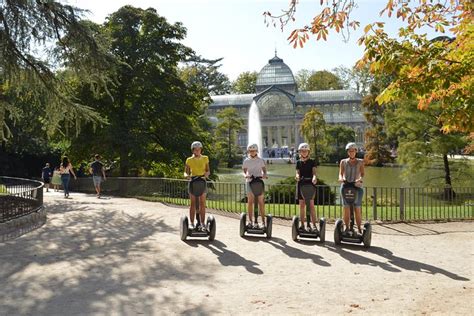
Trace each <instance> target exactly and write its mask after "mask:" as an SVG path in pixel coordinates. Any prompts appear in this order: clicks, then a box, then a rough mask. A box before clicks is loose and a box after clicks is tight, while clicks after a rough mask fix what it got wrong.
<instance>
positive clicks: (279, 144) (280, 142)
mask: <svg viewBox="0 0 474 316" xmlns="http://www.w3.org/2000/svg"><path fill="white" fill-rule="evenodd" d="M276 128H277V143H278V147H281V146H283V142H282V139H281V129H282V127H281V126H277V127H276Z"/></svg>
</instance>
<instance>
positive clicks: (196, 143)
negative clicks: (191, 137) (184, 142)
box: [191, 141, 202, 150]
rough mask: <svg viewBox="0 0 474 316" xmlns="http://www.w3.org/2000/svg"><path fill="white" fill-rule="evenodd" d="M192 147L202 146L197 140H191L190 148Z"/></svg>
mask: <svg viewBox="0 0 474 316" xmlns="http://www.w3.org/2000/svg"><path fill="white" fill-rule="evenodd" d="M194 148H202V143H201V142H198V141H195V142H193V143H192V144H191V150H193V149H194Z"/></svg>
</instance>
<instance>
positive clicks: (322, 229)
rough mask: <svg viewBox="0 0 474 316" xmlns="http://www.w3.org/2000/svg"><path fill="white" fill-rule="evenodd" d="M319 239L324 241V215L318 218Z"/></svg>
mask: <svg viewBox="0 0 474 316" xmlns="http://www.w3.org/2000/svg"><path fill="white" fill-rule="evenodd" d="M319 240H320V241H321V242H325V241H326V219H325V218H324V217H323V218H321V219H320V220H319Z"/></svg>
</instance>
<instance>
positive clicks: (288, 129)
mask: <svg viewBox="0 0 474 316" xmlns="http://www.w3.org/2000/svg"><path fill="white" fill-rule="evenodd" d="M286 142H287V145H288V149H291V147H294V146H293V145H292V143H291V126H290V125H287V126H286Z"/></svg>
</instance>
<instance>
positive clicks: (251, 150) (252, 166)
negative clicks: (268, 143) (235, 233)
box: [242, 144, 267, 226]
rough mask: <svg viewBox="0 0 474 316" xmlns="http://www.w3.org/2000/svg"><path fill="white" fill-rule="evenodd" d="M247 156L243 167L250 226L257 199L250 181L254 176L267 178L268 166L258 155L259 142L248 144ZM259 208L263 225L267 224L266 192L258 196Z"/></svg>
mask: <svg viewBox="0 0 474 316" xmlns="http://www.w3.org/2000/svg"><path fill="white" fill-rule="evenodd" d="M247 154H248V156H247V158H246V159H245V160H244V163H243V165H242V169H243V171H244V177H245V182H246V183H245V187H246V191H247V200H248V203H247V210H248V216H249V221H250V224H249V225H250V226H251V225H252V223H253V220H252V217H253V206H254V201H255V196H254V194H253V193H252V190H251V189H250V182H251V181H252V180H253V179H254V178H262V179H267V168H266V166H265V160H263V159H262V158H260V157H259V156H258V146H257V144H250V145H248V146H247ZM258 208H259V209H260V216H261V217H262V223H263V226H265V203H264V194H261V195H259V196H258Z"/></svg>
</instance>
